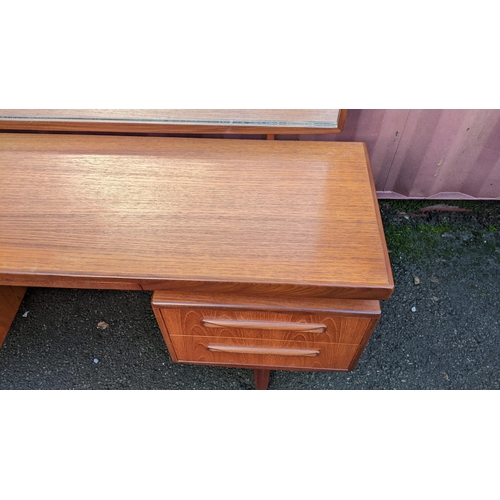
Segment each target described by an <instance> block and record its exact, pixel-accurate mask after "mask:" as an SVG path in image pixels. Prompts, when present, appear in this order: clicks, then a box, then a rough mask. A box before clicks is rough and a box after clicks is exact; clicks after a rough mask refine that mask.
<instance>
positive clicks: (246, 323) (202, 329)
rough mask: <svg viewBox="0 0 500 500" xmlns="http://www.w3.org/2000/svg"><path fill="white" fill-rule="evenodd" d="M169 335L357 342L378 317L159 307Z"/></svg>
mask: <svg viewBox="0 0 500 500" xmlns="http://www.w3.org/2000/svg"><path fill="white" fill-rule="evenodd" d="M159 311H160V314H161V316H162V319H163V321H164V323H165V326H166V328H167V330H168V333H169V335H170V336H193V337H200V338H202V337H205V338H207V339H211V340H214V339H217V338H233V339H255V340H276V341H288V342H320V343H334V344H359V343H361V342H362V341H363V338H364V336H365V333H366V332H367V330H368V329H370V328H373V326H374V323H376V322H377V321H378V318H373V317H372V318H366V317H356V316H343V315H341V314H304V313H301V314H294V313H290V314H288V313H280V312H264V311H226V310H220V309H218V310H215V309H213V310H212V309H204V308H199V309H198V308H196V309H190V308H178V309H174V308H172V309H170V308H165V309H160V310H159Z"/></svg>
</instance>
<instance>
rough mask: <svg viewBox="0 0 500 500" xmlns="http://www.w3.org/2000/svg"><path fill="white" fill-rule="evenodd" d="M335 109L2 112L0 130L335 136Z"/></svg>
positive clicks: (341, 120)
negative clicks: (332, 134) (324, 134)
mask: <svg viewBox="0 0 500 500" xmlns="http://www.w3.org/2000/svg"><path fill="white" fill-rule="evenodd" d="M346 116H347V111H346V110H338V109H4V110H0V129H4V130H45V131H49V130H50V131H80V132H81V131H86V132H128V133H175V132H177V133H233V132H234V133H254V134H255V133H264V134H267V133H271V134H272V133H285V134H286V133H311V130H312V131H313V132H314V133H315V134H316V133H338V132H340V131H342V129H343V128H344V124H345V120H346Z"/></svg>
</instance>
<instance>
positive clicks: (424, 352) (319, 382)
mask: <svg viewBox="0 0 500 500" xmlns="http://www.w3.org/2000/svg"><path fill="white" fill-rule="evenodd" d="M437 203H439V202H408V201H405V202H397V201H391V202H388V201H381V212H382V216H383V220H384V227H385V230H386V235H387V239H388V247H389V249H390V252H391V253H390V256H391V262H392V267H393V273H394V278H395V292H394V295H393V296H392V298H391V299H390V300H389V301H387V302H384V303H383V304H382V319H381V320H380V323H379V325H378V326H377V328H376V330H375V332H374V334H373V336H372V339H371V340H370V342H369V344H368V346H367V348H366V350H365V352H364V354H363V356H362V357H361V360H360V362H359V364H358V366H357V368H356V369H355V370H354V371H352V372H350V373H328V374H325V373H312V372H292V371H274V372H272V373H271V381H270V384H269V389H270V390H272V389H281V390H284V389H288V390H294V389H316V390H318V389H328V390H329V389H399V390H401V389H421V390H422V389H455V390H458V389H482V390H494V389H499V384H500V361H499V354H500V203H498V202H474V203H469V202H450V201H447V202H442V203H445V204H446V205H447V206H448V207H449V206H450V205H454V206H459V207H461V208H462V209H463V208H465V209H467V210H470V211H467V212H453V211H449V208H445V211H442V208H441V209H440V208H439V207H438V208H436V209H432V210H430V211H425V212H423V211H420V209H421V208H425V207H427V206H430V205H433V204H437ZM149 301H150V294H149V293H143V292H122V291H120V292H117V291H100V290H99V291H96V290H61V289H41V288H31V289H29V290H28V292H27V294H26V296H25V299H24V301H23V303H22V304H21V307H20V310H19V312H18V314H17V317H16V319H15V321H14V323H13V325H12V327H11V330H10V333H9V335H8V336H7V339H6V341H5V343H4V346H3V348H2V349H0V389H172V390H173V389H212V390H214V389H253V374H252V371H251V370H243V369H229V368H211V367H201V366H192V365H179V364H175V363H173V362H172V361H171V359H170V356H169V354H168V351H167V348H166V346H165V344H164V342H163V338H162V336H161V333H160V330H159V328H158V326H157V324H156V321H155V318H154V315H153V313H152V311H151V308H150V305H149ZM100 322H105V323H106V324H107V325H108V326H107V327H106V328H105V329H100V328H98V324H99V323H100Z"/></svg>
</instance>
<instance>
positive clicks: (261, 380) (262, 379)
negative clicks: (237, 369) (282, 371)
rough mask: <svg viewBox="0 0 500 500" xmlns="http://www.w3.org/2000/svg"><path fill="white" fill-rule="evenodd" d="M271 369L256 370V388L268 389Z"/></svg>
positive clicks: (254, 376)
mask: <svg viewBox="0 0 500 500" xmlns="http://www.w3.org/2000/svg"><path fill="white" fill-rule="evenodd" d="M270 375H271V370H254V371H253V379H254V381H255V388H256V389H259V390H266V389H267V386H268V385H269V376H270Z"/></svg>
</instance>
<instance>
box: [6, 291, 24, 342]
mask: <svg viewBox="0 0 500 500" xmlns="http://www.w3.org/2000/svg"><path fill="white" fill-rule="evenodd" d="M25 293H26V287H19V286H17V287H14V286H0V347H1V346H2V344H3V342H4V340H5V337H6V336H7V333H8V332H9V328H10V325H11V324H12V321H14V318H15V317H16V314H17V310H18V309H19V306H20V304H21V302H22V300H23V297H24V294H25Z"/></svg>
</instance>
